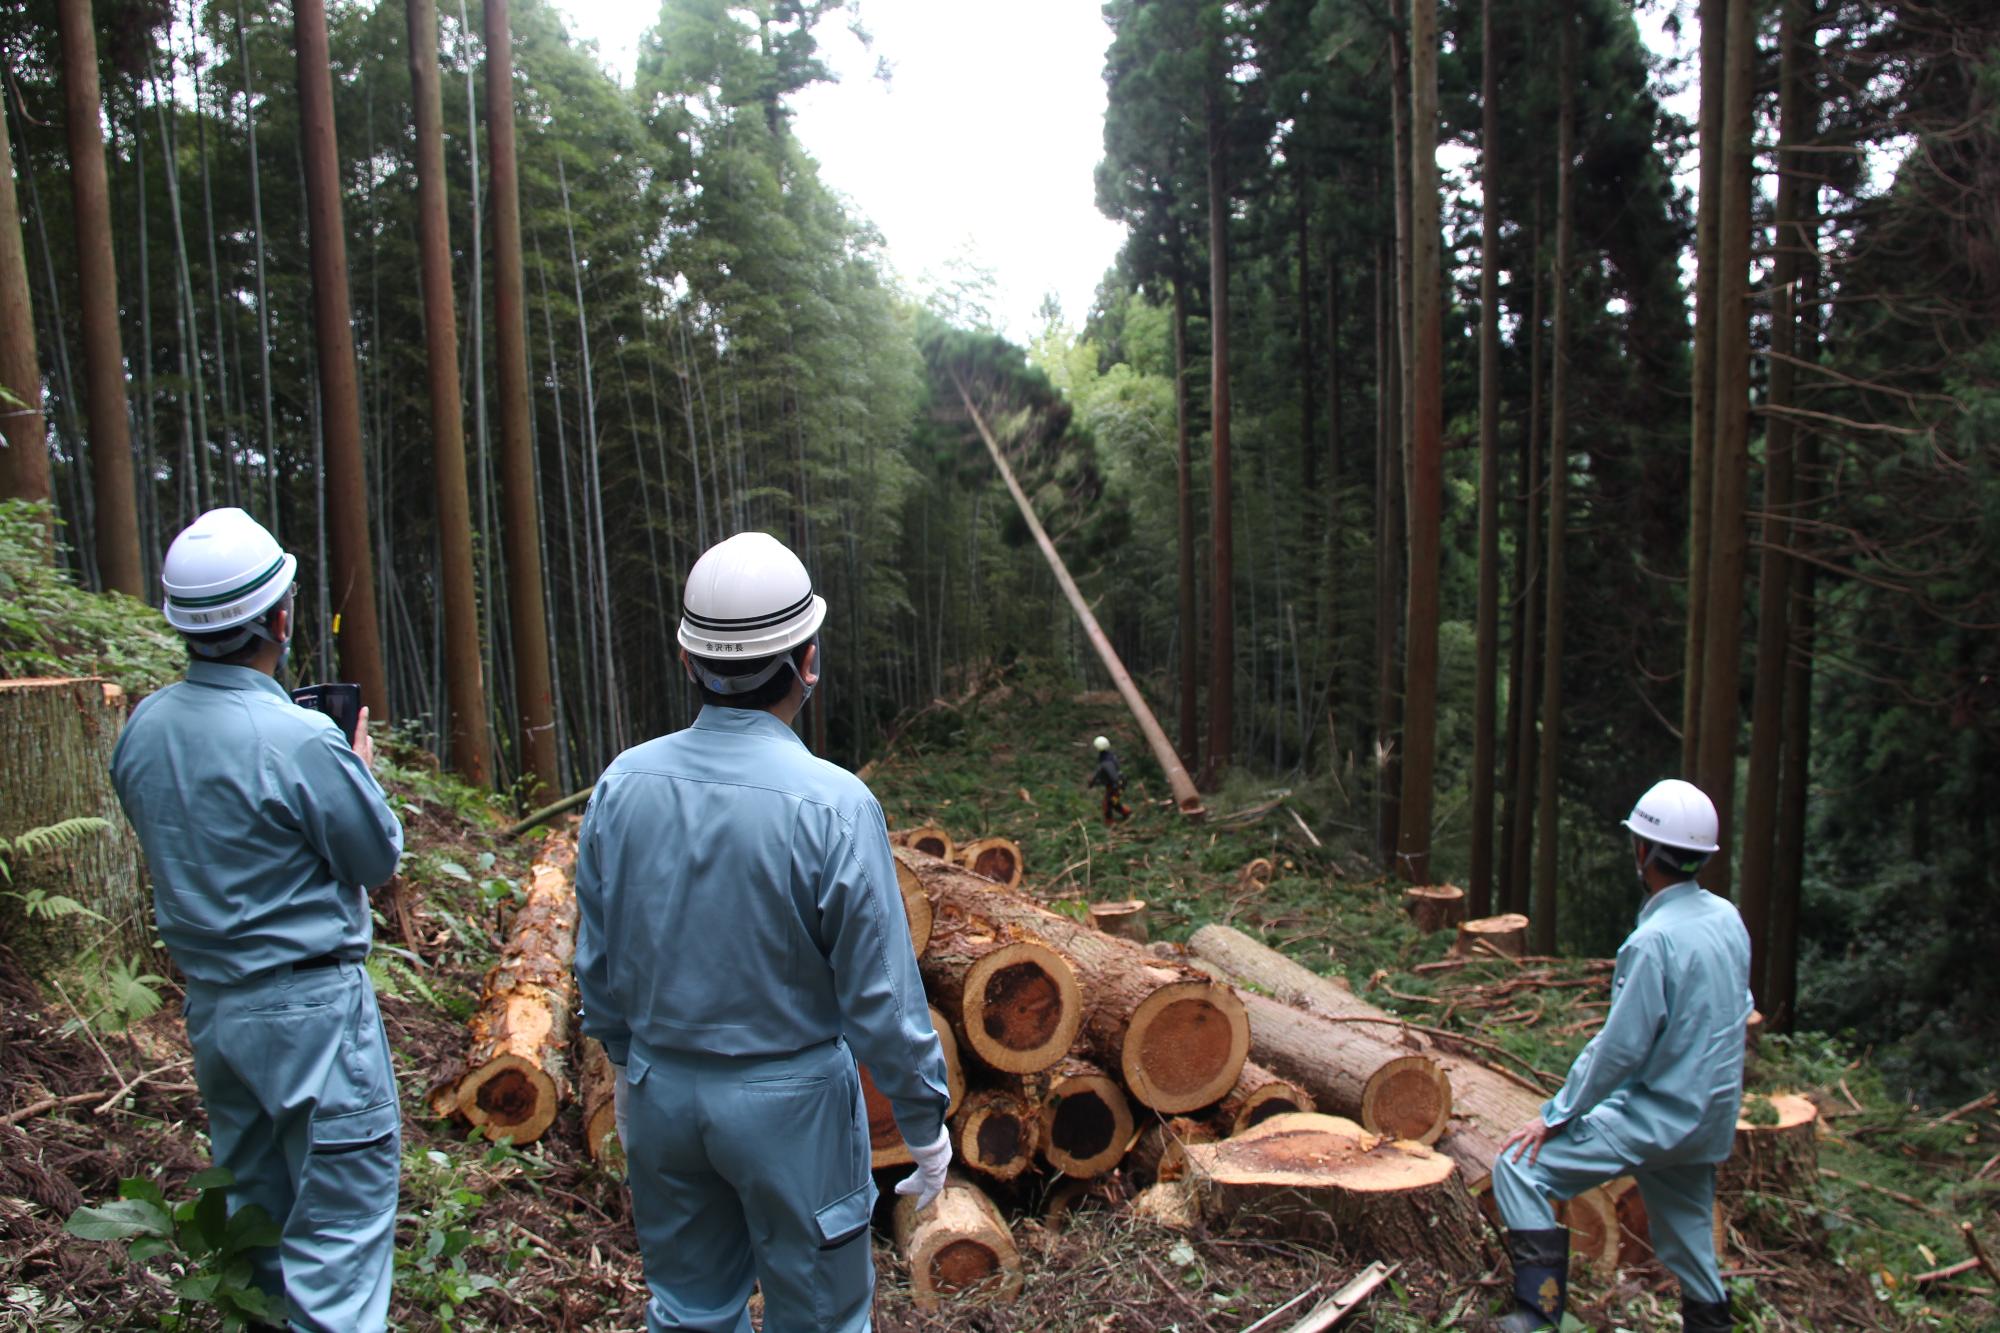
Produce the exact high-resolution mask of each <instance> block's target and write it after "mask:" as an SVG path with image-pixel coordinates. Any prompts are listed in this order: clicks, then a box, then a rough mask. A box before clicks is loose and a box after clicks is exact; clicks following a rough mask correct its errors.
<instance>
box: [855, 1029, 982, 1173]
mask: <svg viewBox="0 0 2000 1333" xmlns="http://www.w3.org/2000/svg"><path fill="white" fill-rule="evenodd" d="M930 1014H931V1029H932V1031H934V1032H936V1033H937V1039H938V1046H939V1047H940V1048H941V1049H942V1050H943V1051H944V1081H945V1089H946V1091H947V1093H948V1094H949V1098H950V1100H948V1101H947V1102H946V1103H945V1108H944V1113H945V1116H946V1118H947V1119H948V1118H950V1116H951V1115H952V1114H953V1113H954V1112H956V1111H957V1110H958V1104H959V1102H960V1101H961V1100H963V1099H964V1097H965V1072H964V1067H963V1066H962V1065H960V1064H959V1062H958V1040H957V1039H956V1038H955V1037H953V1036H952V1034H951V1024H950V1023H948V1022H946V1021H945V1017H944V1015H943V1014H941V1013H939V1012H938V1009H937V1006H936V1005H932V1006H930ZM855 1069H856V1071H857V1072H859V1073H860V1075H861V1101H862V1105H863V1106H864V1107H865V1108H866V1110H867V1112H868V1150H869V1155H870V1157H871V1159H872V1160H871V1161H870V1165H871V1166H872V1167H873V1168H874V1169H875V1170H877V1171H880V1170H881V1169H882V1168H884V1167H891V1166H908V1165H910V1163H912V1162H914V1161H915V1160H916V1158H914V1157H912V1156H911V1155H910V1145H909V1144H907V1143H905V1142H904V1141H903V1131H902V1130H901V1129H900V1128H898V1127H897V1124H896V1108H895V1107H893V1106H891V1105H890V1104H889V1099H888V1098H887V1097H884V1096H883V1095H882V1093H881V1091H880V1090H879V1089H877V1088H876V1086H875V1078H874V1076H873V1075H871V1074H870V1073H869V1072H868V1066H867V1065H864V1064H859V1063H857V1064H856V1065H855Z"/></svg>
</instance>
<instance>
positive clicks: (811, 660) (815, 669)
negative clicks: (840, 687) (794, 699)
mask: <svg viewBox="0 0 2000 1333" xmlns="http://www.w3.org/2000/svg"><path fill="white" fill-rule="evenodd" d="M799 680H800V682H801V683H803V684H806V685H817V684H819V644H817V643H815V644H813V645H812V646H811V647H810V648H807V649H806V660H805V661H803V662H801V663H799Z"/></svg>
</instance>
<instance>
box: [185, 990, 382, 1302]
mask: <svg viewBox="0 0 2000 1333" xmlns="http://www.w3.org/2000/svg"><path fill="white" fill-rule="evenodd" d="M185 1013H186V1017H187V1029H188V1041H189V1042H190V1044H192V1045H193V1047H194V1075H195V1082H196V1083H197V1084H198V1085H199V1086H200V1088H201V1098H202V1103H203V1105H204V1106H205V1107H206V1108H207V1110H208V1138H209V1147H210V1151H211V1152H212V1154H213V1156H214V1158H215V1164H216V1165H217V1166H225V1167H228V1168H229V1169H230V1170H231V1171H233V1172H234V1173H235V1174H236V1183H235V1184H234V1185H233V1186H232V1187H231V1189H230V1192H229V1207H230V1211H231V1212H234V1211H235V1210H236V1209H238V1208H240V1207H242V1206H244V1205H246V1204H253V1203H254V1204H260V1205H262V1206H263V1208H264V1211H265V1212H267V1213H269V1214H270V1215H271V1218H272V1220H274V1221H276V1222H277V1223H278V1225H279V1226H280V1227H281V1228H282V1229H283V1232H284V1238H283V1240H282V1241H281V1242H280V1244H279V1245H278V1247H277V1248H275V1249H263V1250H255V1251H252V1259H251V1262H252V1267H253V1271H254V1276H255V1279H256V1282H257V1285H258V1286H259V1287H261V1288H262V1289H263V1290H264V1291H266V1292H267V1293H269V1294H270V1295H271V1296H272V1297H273V1298H274V1299H279V1300H283V1301H285V1302H287V1303H288V1305H289V1309H288V1314H289V1315H290V1319H291V1327H292V1328H294V1329H296V1330H299V1333H377V1331H378V1330H381V1329H384V1328H386V1327H387V1326H388V1315H389V1287H390V1282H391V1278H392V1275H393V1272H394V1267H395V1262H394V1261H395V1250H396V1195H397V1184H398V1170H399V1166H400V1160H401V1159H400V1153H401V1149H402V1113H401V1111H400V1110H399V1109H398V1107H397V1104H396V1075H395V1071H394V1069H393V1068H392V1067H391V1065H390V1063H389V1042H388V1039H387V1037H386V1036H385V1035H384V1033H383V1031H382V1016H381V1012H380V1011H379V1010H378V1009H377V1008H376V1005H375V989H374V987H373V986H372V985H371V984H370V982H369V980H368V973H367V971H366V970H365V969H364V968H362V966H361V965H360V964H358V963H338V964H335V965H333V966H330V967H318V968H310V969H306V970H303V971H298V972H294V971H293V970H292V969H291V968H290V967H289V966H282V967H277V968H273V969H271V970H270V971H268V972H265V973H261V974H258V975H257V976H253V977H251V978H250V979H248V980H246V981H243V982H240V983H238V984H236V985H229V986H217V985H210V984H208V983H205V982H199V981H190V982H189V983H188V988H187V1004H186V1007H185Z"/></svg>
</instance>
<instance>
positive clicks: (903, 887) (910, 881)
mask: <svg viewBox="0 0 2000 1333" xmlns="http://www.w3.org/2000/svg"><path fill="white" fill-rule="evenodd" d="M896 888H897V890H898V891H899V892H900V893H901V894H902V895H903V916H904V919H906V920H907V921H908V922H909V923H910V947H911V948H912V949H913V950H915V951H916V955H917V957H919V958H922V957H923V956H924V953H925V951H926V950H928V949H929V948H930V947H931V928H932V926H933V924H934V917H933V914H932V911H931V898H930V895H929V894H927V893H925V892H924V882H923V881H922V880H920V879H918V878H917V872H916V871H914V870H912V869H910V868H909V867H908V866H906V865H904V864H903V861H902V858H900V857H898V858H897V859H896Z"/></svg>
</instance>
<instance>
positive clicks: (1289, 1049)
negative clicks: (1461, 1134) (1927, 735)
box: [1243, 995, 1452, 1145]
mask: <svg viewBox="0 0 2000 1333" xmlns="http://www.w3.org/2000/svg"><path fill="white" fill-rule="evenodd" d="M1243 1004H1244V1006H1245V1008H1246V1009H1248V1011H1249V1014H1250V1053H1251V1056H1252V1057H1253V1058H1254V1059H1255V1060H1256V1061H1257V1063H1258V1064H1260V1065H1263V1066H1264V1067H1265V1068H1266V1069H1269V1070H1270V1071H1271V1072H1273V1073H1274V1074H1277V1075H1279V1076H1280V1077H1282V1078H1287V1079H1290V1080H1291V1081H1292V1082H1294V1083H1296V1084H1298V1085H1299V1086H1300V1087H1301V1088H1303V1089H1305V1090H1306V1092H1308V1093H1309V1094H1311V1096H1312V1098H1313V1100H1314V1101H1315V1102H1316V1103H1317V1104H1318V1105H1319V1107H1320V1108H1321V1109H1323V1110H1326V1111H1331V1112H1333V1113H1335V1114H1337V1115H1346V1116H1349V1117H1350V1118H1352V1119H1354V1120H1356V1121H1358V1122H1359V1123H1360V1124H1361V1125H1362V1126H1363V1127H1364V1128H1365V1129H1367V1131H1368V1132H1369V1133H1371V1134H1384V1135H1387V1136H1389V1137H1390V1138H1396V1139H1411V1140H1414V1141H1416V1142H1418V1143H1422V1144H1426V1145H1428V1144H1432V1143H1436V1142H1437V1140H1438V1136H1439V1135H1441V1134H1443V1133H1444V1130H1445V1124H1446V1121H1447V1120H1448V1119H1449V1118H1450V1115H1451V1105H1452V1084H1451V1080H1450V1078H1448V1077H1447V1076H1446V1075H1445V1072H1444V1069H1443V1067H1442V1066H1440V1065H1439V1063H1438V1060H1437V1058H1436V1057H1435V1056H1434V1055H1432V1054H1430V1053H1428V1052H1426V1051H1423V1050H1421V1049H1416V1048H1412V1047H1409V1046H1404V1045H1400V1044H1398V1043H1397V1042H1396V1040H1395V1039H1394V1037H1393V1036H1391V1035H1386V1034H1392V1033H1394V1031H1395V1029H1394V1028H1389V1027H1378V1026H1375V1025H1367V1026H1363V1025H1361V1024H1354V1023H1342V1022H1339V1021H1337V1020H1332V1019H1327V1018H1323V1017H1321V1016H1320V1015H1318V1014H1312V1013H1307V1012H1306V1011H1304V1010H1300V1009H1294V1008H1292V1007H1291V1006H1289V1005H1284V1004H1279V1003H1278V1002H1277V1001H1276V1000H1273V999H1270V998H1269V997H1267V996H1263V995H1245V996H1243Z"/></svg>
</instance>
